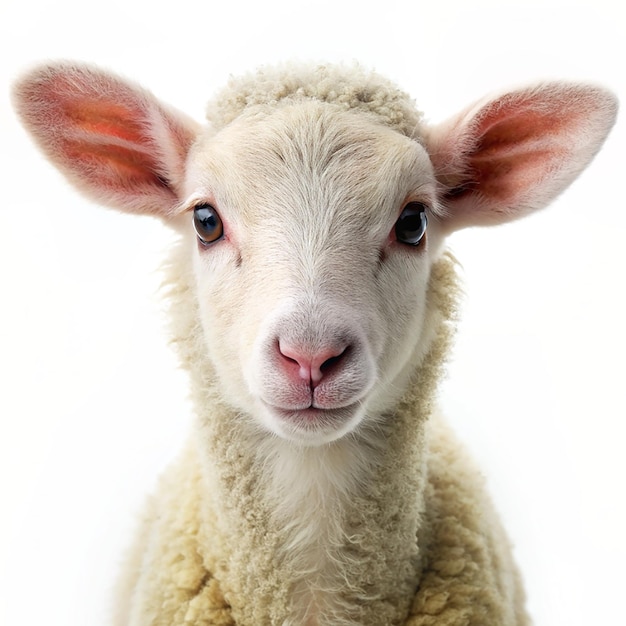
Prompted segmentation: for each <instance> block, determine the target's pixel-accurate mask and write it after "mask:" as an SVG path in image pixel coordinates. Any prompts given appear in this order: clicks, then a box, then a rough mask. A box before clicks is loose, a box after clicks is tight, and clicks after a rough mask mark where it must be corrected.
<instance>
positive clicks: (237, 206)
mask: <svg viewBox="0 0 626 626" xmlns="http://www.w3.org/2000/svg"><path fill="white" fill-rule="evenodd" d="M234 172H236V175H233V173H234ZM186 192H187V200H186V201H185V206H186V207H187V211H186V212H185V215H184V216H181V217H180V218H179V220H181V221H182V222H184V225H183V229H184V231H185V237H187V238H188V239H189V240H193V239H197V245H194V246H192V247H193V248H194V249H195V252H194V268H195V273H196V280H197V294H198V298H199V304H200V311H201V315H202V326H203V328H204V333H205V337H206V347H207V350H208V351H209V354H210V357H211V359H212V361H213V363H214V364H215V370H216V371H217V372H219V377H220V381H221V384H222V386H223V389H224V391H225V393H226V395H227V397H228V398H229V400H230V402H231V403H232V404H233V405H234V406H236V407H237V408H238V409H240V410H241V411H242V412H244V413H246V414H248V415H252V416H255V419H257V420H258V423H259V424H260V425H262V426H263V427H264V428H266V429H269V430H270V431H272V432H273V433H275V434H277V435H279V436H281V437H284V438H286V439H289V440H293V441H296V442H298V443H300V444H305V445H317V444H321V443H326V442H329V441H332V440H335V439H338V438H340V437H342V436H344V435H345V434H346V433H349V432H351V431H353V430H354V429H356V428H358V426H359V424H361V423H362V422H363V420H367V419H368V416H373V415H381V414H383V413H384V411H385V410H386V409H389V408H391V407H392V406H393V405H394V404H395V402H396V401H397V399H398V394H399V393H400V392H401V390H403V389H404V388H405V384H404V382H403V381H404V379H405V377H406V376H408V373H409V372H410V371H412V370H413V369H414V367H415V364H416V361H417V360H419V358H420V357H421V355H422V354H423V353H424V349H425V347H427V344H428V328H424V320H425V318H426V317H427V310H426V309H427V303H426V299H425V294H426V288H427V284H428V277H429V271H430V266H431V263H432V261H433V259H434V258H436V255H437V253H438V251H439V249H440V247H441V242H442V234H441V232H440V228H439V225H438V223H437V219H436V213H437V204H436V203H437V200H436V193H435V178H434V174H433V170H432V165H431V163H430V159H429V157H428V155H427V153H426V151H425V150H424V148H423V147H422V146H421V145H420V144H419V143H418V142H416V141H414V140H410V139H408V138H407V137H405V136H403V135H401V134H399V133H397V132H394V131H392V130H390V129H389V128H386V127H384V126H383V125H381V124H380V123H379V122H377V121H376V120H375V119H373V118H372V117H370V116H368V115H367V114H355V113H354V112H349V113H348V112H343V111H341V110H338V108H337V107H335V106H333V105H330V104H327V103H320V102H307V103H299V104H297V105H294V104H290V105H284V106H281V107H278V108H274V109H273V110H271V111H268V110H263V109H261V110H256V109H253V110H252V111H249V112H247V113H246V114H244V115H242V116H241V117H240V118H238V119H237V120H235V122H233V123H232V124H231V125H229V126H227V127H226V128H224V129H222V130H221V131H220V132H219V133H217V134H215V135H213V134H210V133H207V135H205V136H203V137H202V138H201V139H200V140H199V141H198V142H197V143H196V145H195V146H194V148H193V149H192V151H191V154H190V159H189V165H188V176H187V180H186ZM194 209H196V210H195V215H196V218H195V222H196V230H198V232H197V233H196V232H194V228H193V226H194ZM207 211H210V212H211V215H210V218H209V219H210V222H211V223H210V225H209V228H215V229H218V230H215V231H212V233H213V234H211V233H209V235H208V236H207V235H206V232H205V231H206V227H205V225H204V224H203V222H202V217H203V216H206V215H207ZM213 211H214V214H213V213H212V212H213ZM199 220H200V221H199ZM215 220H217V221H218V222H215ZM424 220H428V227H427V232H426V233H425V234H424V235H423V237H420V233H419V228H421V227H422V226H423V225H424V223H425V221H424ZM396 225H397V229H396ZM203 228H204V231H203ZM220 228H221V229H222V230H219V229H220ZM416 229H417V230H416ZM396 230H397V232H396ZM203 232H205V234H204V236H203ZM216 235H221V236H219V238H217V240H216V241H214V242H211V243H203V239H204V241H206V239H207V238H208V239H211V238H213V236H216ZM411 237H413V239H411ZM411 242H412V243H413V244H414V245H412V243H411Z"/></svg>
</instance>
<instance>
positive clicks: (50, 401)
mask: <svg viewBox="0 0 626 626" xmlns="http://www.w3.org/2000/svg"><path fill="white" fill-rule="evenodd" d="M623 11H624V9H623V8H622V7H621V6H620V4H619V3H618V2H616V1H615V0H585V1H582V0H581V1H576V0H568V1H563V2H559V1H557V0H550V1H548V0H522V1H519V2H510V1H508V2H507V1H506V0H499V1H495V0H494V1H493V2H488V1H486V0H474V1H471V2H469V1H462V0H459V1H452V0H430V1H429V2H422V1H420V0H413V1H411V2H399V1H398V0H384V1H382V2H370V3H366V2H341V1H340V0H333V1H332V2H330V1H325V0H321V1H317V2H308V1H304V2H287V1H280V0H278V1H277V0H266V1H265V2H254V3H250V5H247V4H246V3H242V2H238V1H237V0H234V1H228V0H226V1H224V0H223V1H222V2H219V3H218V2H193V3H192V2H188V1H186V0H177V1H176V2H168V3H159V2H132V1H130V0H124V1H123V2H122V1H120V0H108V1H107V2H103V3H100V4H96V3H90V2H84V1H81V2H79V1H78V0H75V1H73V0H56V1H55V2H43V1H42V0H35V1H33V2H26V1H25V0H2V4H1V5H0V46H1V47H2V61H0V91H1V93H2V96H1V97H0V107H1V108H0V132H1V139H0V155H1V157H0V158H1V159H2V161H1V166H2V172H3V176H2V189H3V196H4V197H3V200H2V203H1V205H0V298H1V305H0V316H1V323H0V507H1V508H0V624H2V625H6V626H9V625H10V626H22V625H35V624H37V625H39V624H46V626H57V625H58V626H92V625H94V626H99V625H105V624H107V623H108V622H107V616H108V611H109V607H110V598H111V587H112V585H113V584H114V581H115V577H116V572H117V568H118V562H119V559H120V555H121V554H122V552H123V549H124V546H125V545H126V544H127V542H128V541H129V537H130V535H131V529H132V526H133V523H134V520H135V517H136V515H137V513H138V512H139V511H140V509H141V505H142V502H143V498H144V496H145V494H146V493H148V492H149V491H150V489H151V488H152V486H153V484H154V480H155V478H156V476H157V474H158V473H159V471H160V470H161V469H162V468H163V467H164V466H165V465H166V464H167V462H168V460H169V459H170V458H171V457H172V456H173V455H174V454H175V452H176V450H177V449H178V447H179V446H180V444H181V442H182V440H183V439H184V437H185V433H186V431H187V429H188V425H189V419H190V418H189V407H188V406H187V404H186V403H185V397H186V381H185V378H184V376H183V375H182V374H181V373H179V372H178V371H177V370H176V365H175V361H174V358H173V356H172V354H171V353H170V351H169V349H168V347H167V345H166V344H167V337H166V336H165V334H164V332H163V330H162V319H161V313H160V308H159V307H160V304H159V297H158V295H157V291H158V285H159V275H158V273H157V272H156V268H157V267H158V265H159V262H160V259H161V257H162V250H163V249H165V248H166V247H167V245H168V242H169V235H168V233H167V232H165V231H164V229H163V228H162V227H161V226H160V225H159V224H157V223H156V222H153V221H151V219H149V218H132V217H128V216H123V215H120V214H117V213H115V212H112V211H107V210H103V209H100V208H97V207H95V206H90V205H89V203H88V202H86V201H85V200H83V199H82V198H81V197H79V196H78V195H77V194H75V193H74V192H73V191H72V190H71V189H70V188H69V186H68V185H67V184H66V183H65V181H64V180H62V178H61V177H60V175H58V174H57V173H56V171H54V170H53V169H52V167H50V166H49V165H48V164H47V163H46V162H45V161H44V160H43V159H42V158H41V157H40V156H39V155H38V153H37V152H36V150H35V149H34V147H33V145H32V144H31V143H30V140H29V139H28V138H27V137H26V135H25V133H24V132H23V131H22V130H21V128H20V127H19V126H18V123H17V121H16V120H15V117H14V115H13V113H12V111H11V108H10V103H9V98H8V95H7V94H8V89H9V84H10V82H11V81H12V80H13V78H14V77H15V76H16V75H17V74H19V72H21V71H23V70H24V69H26V68H27V67H28V66H29V65H31V64H32V63H34V62H38V61H40V60H45V59H55V58H59V57H65V58H73V59H81V60H85V61H90V62H95V63H98V64H100V65H102V66H105V67H109V68H111V69H114V70H116V71H118V72H121V73H123V74H125V75H127V76H129V77H132V78H135V79H138V80H140V81H141V82H142V83H143V84H144V85H145V86H147V87H149V88H151V89H152V90H153V91H154V92H155V93H156V94H157V95H158V96H159V97H160V98H162V99H164V100H166V101H169V102H170V103H172V104H174V105H175V106H177V107H178V108H181V109H184V110H186V111H187V112H188V113H190V114H192V115H193V116H195V117H196V118H198V119H201V118H202V114H203V107H204V103H205V101H206V99H207V98H208V97H209V96H210V95H211V94H212V93H213V92H214V91H215V90H216V89H217V88H218V87H220V86H221V85H222V84H223V83H224V82H225V81H226V80H227V78H228V76H229V74H231V73H239V72H241V71H245V70H249V69H252V68H254V67H256V66H257V65H259V64H261V63H267V62H274V61H279V60H284V59H287V58H294V57H295V58H301V59H315V60H331V61H332V60H351V59H358V60H360V61H361V62H362V63H363V64H365V65H367V66H372V67H374V68H376V69H377V70H379V71H380V72H382V73H385V74H387V75H389V76H390V77H392V78H393V79H395V80H396V81H397V82H398V83H399V84H400V85H401V86H402V87H403V88H404V89H405V90H407V91H409V92H410V93H411V94H412V95H413V96H414V97H415V98H416V100H417V102H418V105H419V106H420V107H421V108H422V109H423V110H424V111H426V113H427V116H428V117H429V118H430V119H432V120H439V119H442V118H444V117H446V116H447V115H449V114H452V113H453V112H455V111H456V110H457V109H459V108H461V107H463V106H465V104H467V103H469V102H470V101H472V100H474V99H476V98H478V97H480V96H482V95H483V94H484V93H487V92H489V91H491V90H493V89H499V88H501V87H502V86H507V85H510V84H513V85H516V84H518V83H521V82H525V81H530V80H536V79H540V78H572V79H581V80H591V81H595V82H600V83H603V84H605V85H607V86H608V87H610V88H612V89H613V90H614V91H616V92H617V93H618V95H620V96H621V99H622V101H624V99H625V98H626V79H625V76H624V71H623V66H624V62H623V59H624V56H625V54H626V44H625V42H626V18H625V17H624V13H623ZM624 126H625V124H624V121H623V119H622V120H621V121H620V122H618V125H617V126H616V128H615V129H614V131H613V134H612V136H611V137H610V139H609V141H608V142H607V144H606V146H605V148H604V150H603V152H602V153H601V154H600V155H599V156H598V157H597V158H596V160H595V161H594V162H593V164H592V165H591V167H590V168H589V169H588V170H587V171H586V172H585V173H584V174H583V175H582V177H581V178H580V179H579V180H578V181H577V182H576V183H575V184H574V185H573V186H572V187H571V188H570V189H569V190H568V191H567V192H566V193H565V194H563V195H562V196H561V197H560V198H559V200H558V201H557V202H555V203H554V204H553V206H552V207H551V208H550V209H549V210H547V211H545V212H543V213H541V214H538V215H536V216H533V217H531V218H529V219H527V220H525V221H523V222H520V223H516V224H513V225H510V226H506V227H500V228H495V229H489V230H484V231H481V230H468V231H466V232H463V233H459V234H458V235H455V236H454V237H453V238H452V239H451V246H452V248H453V249H454V251H455V252H456V254H457V256H458V257H459V258H460V259H461V261H462V263H463V265H464V274H465V276H464V278H465V282H466V285H467V294H468V297H467V299H466V303H465V306H464V322H463V324H462V326H461V329H460V333H459V337H458V341H457V348H456V351H455V358H454V361H453V362H452V364H451V367H450V379H449V381H447V383H446V384H445V386H444V389H443V402H444V405H445V407H446V409H447V411H448V413H449V414H450V417H451V419H452V420H453V421H454V424H455V427H456V428H457V430H458V431H459V433H460V435H461V436H462V437H463V438H464V440H465V441H466V442H467V443H468V445H469V446H470V447H471V448H472V450H473V452H474V454H475V456H476V457H477V460H478V462H479V464H480V465H481V467H482V468H483V469H484V472H485V475H486V476H487V479H488V481H489V484H490V487H491V490H492V492H493V494H494V498H495V500H496V502H497V505H498V507H499V509H500V510H501V512H502V515H503V517H504V518H505V523H506V525H507V527H508V529H509V532H510V535H511V537H512V539H513V541H514V543H515V545H516V554H517V558H518V561H519V563H520V565H521V568H522V570H523V572H524V576H525V579H526V586H527V589H528V595H529V608H530V611H531V612H532V614H533V616H534V618H535V621H536V624H537V625H538V626H559V625H567V626H583V625H585V626H588V625H596V624H607V625H613V624H624V623H625V622H624V610H623V594H624V591H623V590H624V588H625V584H626V573H625V571H624V567H625V565H624V564H625V563H626V539H625V538H624V537H625V533H624V529H626V504H625V494H624V479H625V478H626V461H625V459H624V453H623V448H624V438H625V435H626V427H625V426H624V423H625V421H626V391H625V387H626V380H625V378H626V376H625V374H626V368H625V367H624V354H625V352H626V332H625V330H624V326H625V324H626V303H625V295H624V283H625V279H624V276H625V273H626V272H625V270H626V253H625V252H624V246H625V241H626V206H625V205H626V203H625V201H624V195H625V193H626V192H625V187H626V180H625V177H626V169H625V167H624V166H625V165H626V160H625V158H624V149H625V147H626V141H625V133H624V130H625V129H624Z"/></svg>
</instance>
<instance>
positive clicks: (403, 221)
mask: <svg viewBox="0 0 626 626" xmlns="http://www.w3.org/2000/svg"><path fill="white" fill-rule="evenodd" d="M427 225H428V219H427V217H426V205H425V204H422V203H421V202H409V203H408V204H407V205H406V206H405V207H404V210H403V211H402V213H401V214H400V217H399V218H398V221H397V222H396V226H395V231H396V239H397V240H398V241H399V242H400V243H405V244H407V245H409V246H417V245H419V244H420V242H421V241H422V239H423V238H424V235H425V234H426V226H427Z"/></svg>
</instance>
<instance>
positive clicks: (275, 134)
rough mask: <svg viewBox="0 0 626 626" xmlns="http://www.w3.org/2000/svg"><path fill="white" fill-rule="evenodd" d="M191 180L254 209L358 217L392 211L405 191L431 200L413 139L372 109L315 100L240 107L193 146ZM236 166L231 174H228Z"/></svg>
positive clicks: (241, 209) (242, 208)
mask: <svg viewBox="0 0 626 626" xmlns="http://www.w3.org/2000/svg"><path fill="white" fill-rule="evenodd" d="M193 154H194V158H193V159H192V161H191V166H190V174H191V177H190V178H191V179H192V180H193V181H195V182H196V183H199V184H200V185H204V186H205V188H206V189H207V190H210V193H209V195H212V196H214V200H216V201H217V202H218V204H220V200H223V201H225V202H226V204H227V205H233V206H237V207H238V213H240V214H247V213H248V212H247V211H246V206H247V203H248V201H249V200H250V199H251V198H254V202H253V206H254V207H255V212H258V208H259V206H260V204H262V203H264V204H266V205H267V206H266V208H265V209H264V211H263V213H264V214H267V212H268V211H269V212H273V211H278V212H281V211H289V210H291V209H290V207H291V208H292V209H294V210H296V211H298V219H299V220H300V219H302V218H303V217H304V215H303V214H302V207H309V208H311V209H313V207H316V209H315V211H316V212H320V211H329V212H331V213H334V212H335V210H336V209H337V207H340V206H342V207H344V208H345V209H346V210H348V211H354V210H356V209H357V208H358V210H359V213H360V214H361V215H362V219H363V220H365V219H368V220H371V219H374V216H376V215H379V211H364V210H363V207H364V206H368V205H371V206H375V207H377V208H378V209H379V210H380V209H382V210H383V211H385V212H386V211H387V210H391V211H394V210H395V209H396V208H397V205H399V203H401V202H402V201H403V200H405V199H406V197H408V196H414V195H416V194H417V195H419V196H420V199H421V200H422V201H425V202H429V203H430V201H431V200H432V197H431V196H432V195H433V194H434V189H432V184H430V183H431V181H432V180H433V175H432V166H431V164H430V161H429V159H428V157H427V154H426V152H425V151H424V149H423V148H422V147H421V146H420V145H419V143H418V142H416V141H413V140H411V139H409V138H408V137H406V136H404V135H402V134H400V133H398V132H397V131H395V130H393V129H392V128H390V127H389V126H386V125H383V124H381V123H380V121H379V118H378V117H376V116H373V115H371V114H369V113H368V114H362V113H359V114H356V115H355V114H353V113H350V112H347V111H345V110H343V108H342V107H338V106H337V105H335V104H328V103H323V102H320V101H317V100H306V101H303V102H299V103H293V102H292V101H291V100H289V99H287V100H283V101H280V102H279V103H277V104H276V105H274V106H271V107H270V106H267V107H265V106H261V105H259V106H254V107H250V108H248V109H246V110H245V111H244V112H242V113H241V115H240V116H239V117H237V118H236V119H235V120H234V121H233V122H232V123H231V124H229V125H228V126H227V127H225V128H223V129H222V130H221V131H219V132H218V133H216V134H213V133H208V134H207V135H205V137H204V138H203V139H201V140H200V141H199V142H198V143H197V144H196V146H195V147H194V150H193ZM235 170H237V171H238V176H237V177H234V178H233V177H232V176H228V172H231V171H235Z"/></svg>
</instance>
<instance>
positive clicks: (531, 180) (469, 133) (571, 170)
mask: <svg viewBox="0 0 626 626" xmlns="http://www.w3.org/2000/svg"><path fill="white" fill-rule="evenodd" d="M616 113H617V101H616V99H615V97H614V96H613V95H612V94H611V93H610V92H608V91H606V90H604V89H602V88H599V87H594V86H587V85H578V84H568V83H544V84H540V85H537V86H534V87H530V88H526V89H520V90H518V91H513V92H510V93H506V94H504V95H502V96H499V97H496V98H492V99H488V100H484V101H482V102H480V103H478V104H477V105H475V106H473V107H471V108H470V109H468V110H467V111H465V112H464V113H462V114H461V115H459V116H457V117H455V118H453V119H451V120H449V121H448V122H445V123H443V124H441V125H439V126H436V127H434V128H431V129H429V130H428V131H427V136H426V145H427V149H428V151H429V153H430V155H431V159H432V161H433V165H434V167H435V173H436V176H437V179H438V181H439V182H440V183H441V185H442V187H443V204H444V211H445V216H444V218H443V220H444V223H445V225H446V226H447V227H448V229H449V230H450V231H452V230H456V229H459V228H463V227H465V226H472V225H488V224H499V223H503V222H508V221H510V220H514V219H517V218H519V217H522V216H524V215H526V214H528V213H530V212H531V211H535V210H537V209H540V208H543V207H544V206H546V205H547V204H548V203H549V202H550V201H551V200H553V199H554V198H555V197H556V196H557V195H558V194H559V193H560V192H561V191H563V190H564V189H565V188H566V187H567V186H568V185H569V184H570V183H571V182H572V181H573V180H574V179H575V178H576V176H577V175H578V174H579V173H580V172H581V171H582V170H583V169H584V168H585V167H586V166H587V165H588V164H589V162H590V161H591V159H592V158H593V157H594V155H595V154H596V152H597V151H598V150H599V149H600V146H601V145H602V142H603V141H604V139H605V138H606V136H607V134H608V132H609V130H610V129H611V127H612V125H613V123H614V121H615V116H616Z"/></svg>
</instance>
